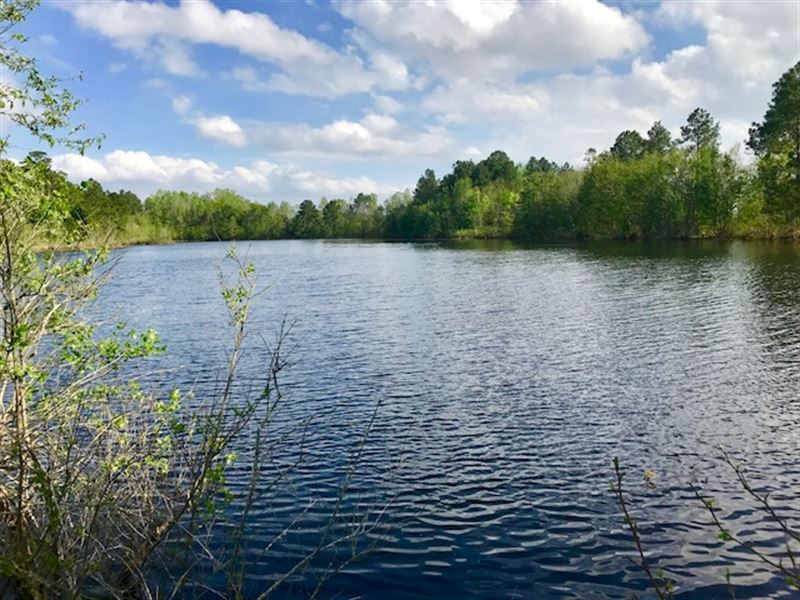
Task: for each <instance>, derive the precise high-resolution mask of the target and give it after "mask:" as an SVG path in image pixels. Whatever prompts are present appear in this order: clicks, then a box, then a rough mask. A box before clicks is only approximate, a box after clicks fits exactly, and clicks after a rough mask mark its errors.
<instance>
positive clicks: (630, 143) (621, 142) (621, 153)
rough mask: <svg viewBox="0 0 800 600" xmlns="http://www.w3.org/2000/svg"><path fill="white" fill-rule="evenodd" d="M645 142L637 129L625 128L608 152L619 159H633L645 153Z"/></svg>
mask: <svg viewBox="0 0 800 600" xmlns="http://www.w3.org/2000/svg"><path fill="white" fill-rule="evenodd" d="M646 145H647V143H646V142H645V140H644V138H643V137H642V136H641V135H639V132H638V131H633V130H630V129H628V130H626V131H623V132H622V133H620V134H619V135H618V136H617V139H616V140H614V145H613V146H611V149H610V150H609V152H610V153H611V156H613V157H614V158H618V159H620V160H634V159H636V158H640V157H641V156H642V154H644V153H645V150H646Z"/></svg>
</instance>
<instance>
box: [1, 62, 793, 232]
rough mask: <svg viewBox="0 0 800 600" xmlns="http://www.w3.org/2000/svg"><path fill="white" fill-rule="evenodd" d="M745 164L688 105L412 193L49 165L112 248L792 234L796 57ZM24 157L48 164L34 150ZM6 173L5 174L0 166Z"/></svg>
mask: <svg viewBox="0 0 800 600" xmlns="http://www.w3.org/2000/svg"><path fill="white" fill-rule="evenodd" d="M746 144H747V147H748V150H749V151H752V153H753V154H754V155H755V160H754V161H749V162H748V161H744V159H743V156H742V154H741V153H740V152H739V151H737V150H731V151H727V152H724V151H722V150H721V149H720V135H719V123H718V122H717V121H716V120H715V119H714V117H713V116H712V115H711V114H710V113H709V112H708V111H706V110H704V109H702V108H697V109H695V110H694V111H692V113H691V114H690V115H689V116H688V118H687V120H686V123H685V124H684V125H683V126H682V127H681V128H680V136H679V137H678V138H677V139H673V138H672V136H671V134H670V132H669V131H668V130H667V129H666V128H665V127H664V126H663V125H662V124H661V123H660V122H658V121H657V122H655V123H653V125H652V127H650V129H649V130H648V131H647V132H646V133H645V134H644V135H642V134H641V133H639V132H638V131H635V130H626V131H623V132H621V133H620V134H619V135H618V136H617V138H616V140H615V141H614V143H613V145H612V146H611V147H610V148H609V149H608V150H606V151H603V152H597V151H596V150H595V149H593V148H590V149H589V150H587V152H586V156H585V159H584V164H582V165H579V166H577V167H574V166H572V165H569V164H562V165H559V164H556V163H555V162H553V161H550V160H548V159H547V158H544V157H539V158H537V157H531V158H530V159H529V160H528V161H527V162H526V163H525V164H517V163H515V162H514V161H513V160H511V158H509V156H508V155H507V154H506V153H505V152H503V151H500V150H497V151H495V152H492V153H491V154H490V155H489V156H487V157H486V158H485V159H483V160H481V161H479V162H473V161H463V160H459V161H456V162H455V164H453V168H452V170H451V171H450V172H449V173H446V174H444V175H443V176H442V177H439V176H437V174H436V173H435V172H434V171H433V170H431V169H427V170H426V171H425V172H424V173H423V174H422V176H421V177H420V178H419V180H418V181H417V184H416V187H415V188H414V190H413V191H409V190H406V191H404V192H398V193H395V194H393V195H392V196H391V197H389V198H388V199H387V200H386V201H385V202H383V203H381V202H379V200H378V197H377V196H376V195H375V194H363V193H362V194H358V195H357V196H356V197H355V198H352V199H350V200H346V199H342V198H336V199H332V200H328V199H326V198H323V199H322V200H320V201H319V202H318V203H315V202H313V201H312V200H303V201H302V202H301V203H300V204H299V206H297V207H294V206H292V205H290V204H289V203H282V204H280V205H278V204H275V203H269V204H266V205H264V204H259V203H256V202H251V201H249V200H247V199H245V198H243V197H242V196H241V195H239V194H237V193H236V192H234V191H232V190H224V189H221V190H216V191H214V192H212V193H209V194H198V193H189V192H182V191H158V192H156V193H154V194H153V195H151V196H150V197H149V198H147V199H145V200H144V201H143V202H142V201H141V200H140V199H139V198H137V197H136V196H135V195H134V194H133V193H132V192H129V191H124V190H120V191H116V192H113V191H108V190H104V189H103V187H102V186H101V185H100V184H99V183H97V182H96V181H92V180H89V181H84V182H82V183H81V184H79V185H76V184H72V183H69V182H68V181H67V179H66V176H65V175H64V174H61V173H57V172H53V171H52V170H50V172H49V175H48V176H49V178H50V180H51V181H52V184H53V186H57V187H59V188H60V189H62V190H63V191H64V195H65V197H66V198H68V202H69V203H70V205H71V214H72V215H73V218H74V220H75V222H76V224H78V223H80V224H81V225H82V226H86V225H88V226H89V227H90V228H91V229H92V230H93V231H94V232H95V233H96V235H98V236H103V237H104V238H105V239H108V240H110V241H111V242H112V243H137V242H149V241H154V242H159V241H169V240H216V239H221V240H231V239H275V238H292V237H293V238H385V239H398V240H413V239H446V238H515V239H521V240H530V241H552V240H579V239H654V238H713V237H753V238H771V237H797V236H798V235H800V63H798V64H796V65H794V66H793V67H791V68H790V69H789V70H788V71H787V72H786V73H785V74H784V75H783V76H782V77H781V78H780V80H779V81H778V82H777V83H775V85H774V88H773V97H772V101H771V102H770V104H769V107H768V108H767V111H766V113H765V115H764V117H763V120H762V121H761V122H760V123H754V124H753V126H752V128H751V130H750V136H749V139H748V140H747V142H746ZM26 161H27V162H28V163H30V162H34V163H40V164H41V165H42V166H43V168H48V158H47V157H46V155H44V154H42V153H33V154H31V155H29V156H28V157H27V159H26ZM6 168H14V166H13V165H12V164H10V163H9V164H6Z"/></svg>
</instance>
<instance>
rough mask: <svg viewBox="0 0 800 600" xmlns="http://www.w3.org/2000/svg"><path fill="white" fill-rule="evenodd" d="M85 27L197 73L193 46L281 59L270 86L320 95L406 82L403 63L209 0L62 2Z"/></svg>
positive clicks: (180, 70) (174, 69) (172, 68)
mask: <svg viewBox="0 0 800 600" xmlns="http://www.w3.org/2000/svg"><path fill="white" fill-rule="evenodd" d="M58 6H60V7H62V8H64V9H66V10H68V11H69V12H70V13H72V15H73V17H74V18H75V19H76V21H77V22H78V23H79V24H80V25H81V26H83V27H85V28H88V29H90V30H92V31H95V32H97V33H99V34H101V35H103V36H105V37H107V38H108V39H110V40H112V42H113V43H114V44H115V45H117V46H118V47H120V48H123V49H126V50H129V51H131V52H134V53H136V54H137V55H139V56H142V57H155V58H157V59H158V60H159V61H160V62H161V64H162V66H163V67H164V68H165V69H166V70H167V71H168V72H170V73H173V74H176V75H196V74H198V73H200V69H199V67H197V65H195V63H194V62H193V61H192V59H191V56H190V53H189V49H188V46H189V45H196V44H213V45H216V46H220V47H225V48H233V49H235V50H238V51H239V52H240V53H242V54H243V55H246V56H250V57H253V58H256V59H258V60H261V61H264V62H267V63H270V64H274V65H277V66H278V67H280V68H281V69H282V70H283V72H282V73H277V74H274V75H272V76H270V77H269V78H268V79H267V80H266V81H265V82H264V83H265V85H266V86H267V87H268V88H269V89H272V90H278V91H285V92H288V93H297V94H308V95H315V96H327V97H332V96H340V95H344V94H350V93H357V92H368V91H370V90H372V89H373V88H375V87H376V86H381V87H387V88H390V89H395V88H398V87H402V86H405V85H407V82H406V81H404V78H403V76H402V75H403V72H402V68H401V67H402V65H400V64H399V63H396V62H389V61H387V60H385V59H382V60H378V61H377V62H376V64H375V66H374V68H370V67H368V66H366V65H365V64H364V61H363V60H362V59H361V58H360V57H359V56H358V55H357V54H355V53H349V52H338V51H337V50H334V49H333V48H331V47H330V46H327V45H325V44H323V43H322V42H319V41H317V40H314V39H311V38H307V37H305V36H303V35H301V34H300V33H298V32H296V31H292V30H288V29H282V28H281V27H279V26H278V25H276V24H275V23H274V22H273V21H272V19H270V17H269V16H268V15H266V14H263V13H258V12H242V11H239V10H235V9H230V10H225V11H223V10H220V9H219V8H217V7H216V6H214V4H212V3H211V2H210V0H182V1H181V3H180V4H179V5H178V6H168V5H166V4H161V3H158V4H154V3H149V2H142V1H126V0H115V1H107V2H91V1H75V2H69V3H63V4H58Z"/></svg>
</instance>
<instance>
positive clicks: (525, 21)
mask: <svg viewBox="0 0 800 600" xmlns="http://www.w3.org/2000/svg"><path fill="white" fill-rule="evenodd" d="M338 7H339V10H340V12H341V13H342V14H343V15H344V16H345V17H347V18H349V19H351V20H352V21H353V22H355V23H356V24H357V25H358V26H359V27H360V28H361V29H362V30H363V31H366V32H368V33H369V34H371V36H372V38H373V40H376V42H377V43H379V44H380V45H382V46H383V47H384V48H387V47H388V48H390V49H392V50H394V51H395V52H397V53H399V55H400V57H401V58H402V59H404V60H405V61H407V62H410V63H413V64H418V65H422V66H424V67H425V68H428V69H430V70H431V71H432V72H433V73H435V74H438V75H440V76H444V77H446V78H452V77H472V76H474V75H476V74H480V75H479V76H480V77H482V78H487V79H495V78H502V79H505V80H508V79H513V78H514V77H516V76H518V75H520V74H523V73H527V72H531V71H536V70H542V69H554V68H571V67H575V66H584V65H591V64H593V63H594V62H596V61H597V60H601V59H614V58H621V57H623V56H625V55H628V54H630V53H632V52H634V51H636V50H639V49H641V48H642V47H644V46H645V45H646V44H647V42H648V35H647V33H646V32H645V30H644V28H643V27H642V26H641V25H640V24H639V23H638V22H637V21H636V20H635V19H634V18H633V17H631V16H629V15H625V14H623V13H622V12H621V11H620V10H619V9H617V8H614V7H610V6H607V5H605V4H602V3H601V2H598V1H596V0H584V1H580V2H579V1H572V2H518V1H516V0H513V1H509V2H479V1H478V0H461V1H455V0H451V1H448V2H436V3H434V2H389V1H387V0H376V1H374V2H361V1H358V0H342V1H341V2H340V3H339V4H338ZM357 39H358V38H357Z"/></svg>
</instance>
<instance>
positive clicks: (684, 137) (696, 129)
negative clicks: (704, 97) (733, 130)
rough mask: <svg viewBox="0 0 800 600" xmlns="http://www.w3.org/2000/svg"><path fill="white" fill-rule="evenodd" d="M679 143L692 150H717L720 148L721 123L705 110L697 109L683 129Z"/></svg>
mask: <svg viewBox="0 0 800 600" xmlns="http://www.w3.org/2000/svg"><path fill="white" fill-rule="evenodd" d="M678 143H680V144H684V145H686V146H687V147H689V148H690V149H691V150H695V151H697V150H699V149H700V148H717V147H718V146H719V123H718V122H716V121H715V120H714V118H713V117H712V116H711V113H709V112H708V111H707V110H706V109H704V108H695V109H694V110H693V111H692V112H691V113H690V114H689V117H688V118H687V119H686V125H683V126H682V127H681V137H680V139H679V140H678Z"/></svg>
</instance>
